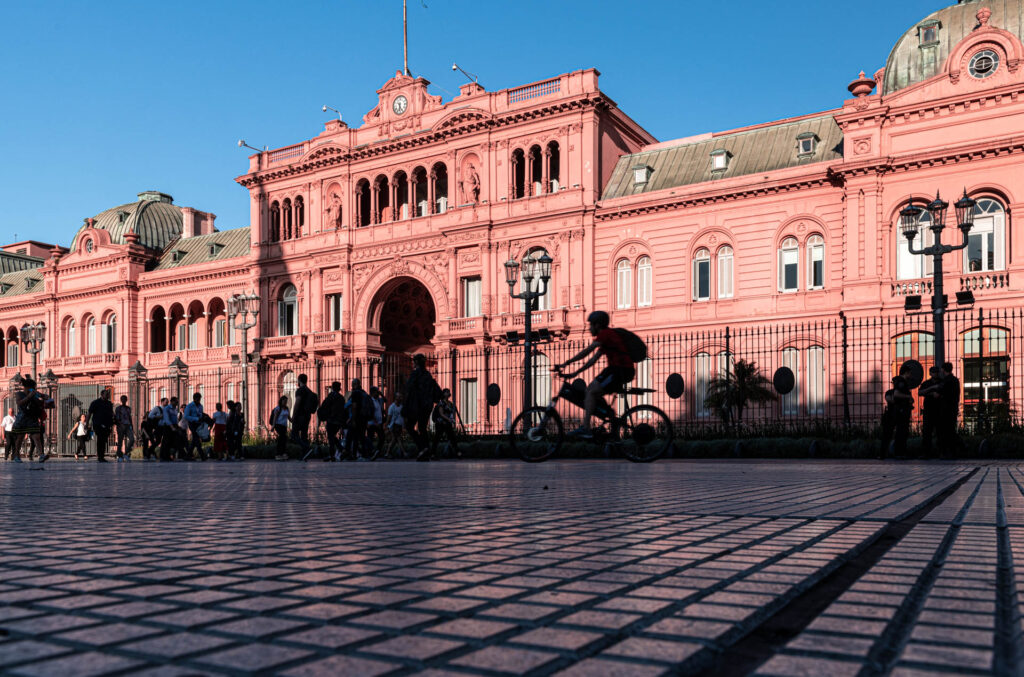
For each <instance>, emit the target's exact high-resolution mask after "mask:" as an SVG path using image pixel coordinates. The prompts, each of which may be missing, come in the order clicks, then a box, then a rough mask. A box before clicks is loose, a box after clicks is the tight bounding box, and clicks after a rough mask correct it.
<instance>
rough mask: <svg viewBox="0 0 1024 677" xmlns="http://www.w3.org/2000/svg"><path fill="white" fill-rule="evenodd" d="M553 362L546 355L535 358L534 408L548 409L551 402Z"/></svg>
mask: <svg viewBox="0 0 1024 677" xmlns="http://www.w3.org/2000/svg"><path fill="white" fill-rule="evenodd" d="M550 365H551V361H550V360H549V359H548V356H547V355H545V354H544V353H537V354H536V355H534V357H533V378H532V379H531V381H532V386H533V393H532V395H533V406H535V407H546V406H548V403H549V402H550V401H551V366H550Z"/></svg>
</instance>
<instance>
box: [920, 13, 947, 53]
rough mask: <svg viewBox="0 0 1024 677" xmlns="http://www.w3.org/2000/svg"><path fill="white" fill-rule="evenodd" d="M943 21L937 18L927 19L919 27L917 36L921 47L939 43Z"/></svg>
mask: <svg viewBox="0 0 1024 677" xmlns="http://www.w3.org/2000/svg"><path fill="white" fill-rule="evenodd" d="M940 28H942V23H941V22H939V21H936V20H934V19H933V20H931V21H925V22H924V23H923V24H920V25H919V26H918V27H917V37H918V40H919V41H920V46H921V47H930V46H932V45H937V44H939V29H940Z"/></svg>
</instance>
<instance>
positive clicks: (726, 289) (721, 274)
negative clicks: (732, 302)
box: [718, 245, 732, 299]
mask: <svg viewBox="0 0 1024 677" xmlns="http://www.w3.org/2000/svg"><path fill="white" fill-rule="evenodd" d="M718 298H720V299H731V298H732V247H730V246H729V245H725V246H724V247H721V248H719V250H718Z"/></svg>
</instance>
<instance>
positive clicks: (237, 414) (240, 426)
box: [227, 402, 245, 461]
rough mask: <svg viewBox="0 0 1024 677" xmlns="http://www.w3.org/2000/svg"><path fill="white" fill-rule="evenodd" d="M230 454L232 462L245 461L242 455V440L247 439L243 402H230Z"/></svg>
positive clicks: (228, 425)
mask: <svg viewBox="0 0 1024 677" xmlns="http://www.w3.org/2000/svg"><path fill="white" fill-rule="evenodd" d="M228 409H229V410H230V413H229V414H228V424H227V438H228V454H229V455H230V456H229V458H230V459H231V460H232V461H236V460H237V461H241V460H244V458H245V456H244V455H243V453H242V438H243V437H245V416H244V415H243V414H242V403H241V402H228Z"/></svg>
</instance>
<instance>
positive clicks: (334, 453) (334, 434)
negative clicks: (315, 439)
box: [317, 381, 347, 461]
mask: <svg viewBox="0 0 1024 677" xmlns="http://www.w3.org/2000/svg"><path fill="white" fill-rule="evenodd" d="M346 412H347V409H346V407H345V396H344V395H342V394H341V382H340V381H334V382H333V383H331V390H330V392H328V393H327V397H325V398H324V401H323V403H322V404H321V405H320V409H319V410H318V416H317V417H318V418H319V419H320V420H321V421H323V423H324V427H325V428H326V429H327V451H328V454H329V455H330V456H331V458H333V459H334V460H335V461H340V460H341V457H342V447H341V439H340V437H339V435H340V434H341V430H342V428H343V427H344V426H345V423H346V421H345V419H346ZM321 414H322V415H321Z"/></svg>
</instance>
